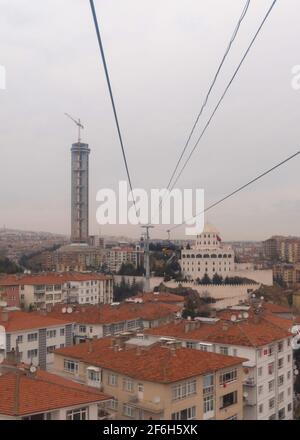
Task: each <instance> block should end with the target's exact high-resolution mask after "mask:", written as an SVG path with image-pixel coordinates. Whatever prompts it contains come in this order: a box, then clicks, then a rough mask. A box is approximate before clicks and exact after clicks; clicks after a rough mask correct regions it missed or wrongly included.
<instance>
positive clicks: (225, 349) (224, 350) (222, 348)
mask: <svg viewBox="0 0 300 440" xmlns="http://www.w3.org/2000/svg"><path fill="white" fill-rule="evenodd" d="M220 353H221V354H225V355H226V356H228V347H220Z"/></svg>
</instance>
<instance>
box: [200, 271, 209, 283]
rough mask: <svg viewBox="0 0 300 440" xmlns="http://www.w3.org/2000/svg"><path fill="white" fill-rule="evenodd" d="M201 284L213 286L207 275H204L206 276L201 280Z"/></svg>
mask: <svg viewBox="0 0 300 440" xmlns="http://www.w3.org/2000/svg"><path fill="white" fill-rule="evenodd" d="M201 284H211V279H210V278H209V276H208V275H207V273H205V274H204V276H203V278H202V280H201Z"/></svg>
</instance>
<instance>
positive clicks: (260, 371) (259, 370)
mask: <svg viewBox="0 0 300 440" xmlns="http://www.w3.org/2000/svg"><path fill="white" fill-rule="evenodd" d="M262 372H263V369H262V367H259V369H258V373H257V374H258V375H259V376H262Z"/></svg>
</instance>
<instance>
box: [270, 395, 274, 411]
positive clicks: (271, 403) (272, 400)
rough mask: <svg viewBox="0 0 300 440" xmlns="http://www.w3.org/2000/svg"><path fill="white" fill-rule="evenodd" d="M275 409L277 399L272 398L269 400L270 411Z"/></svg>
mask: <svg viewBox="0 0 300 440" xmlns="http://www.w3.org/2000/svg"><path fill="white" fill-rule="evenodd" d="M273 408H275V399H274V397H272V399H270V400H269V409H273Z"/></svg>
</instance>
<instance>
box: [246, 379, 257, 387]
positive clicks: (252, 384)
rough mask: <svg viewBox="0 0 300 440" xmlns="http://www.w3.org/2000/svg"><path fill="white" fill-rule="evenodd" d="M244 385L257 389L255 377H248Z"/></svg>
mask: <svg viewBox="0 0 300 440" xmlns="http://www.w3.org/2000/svg"><path fill="white" fill-rule="evenodd" d="M244 385H246V386H248V387H255V385H256V381H255V378H254V377H248V378H247V379H246V380H245V381H244Z"/></svg>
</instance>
